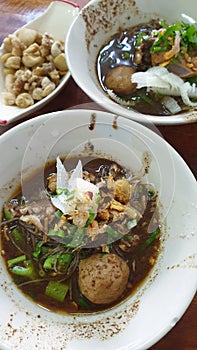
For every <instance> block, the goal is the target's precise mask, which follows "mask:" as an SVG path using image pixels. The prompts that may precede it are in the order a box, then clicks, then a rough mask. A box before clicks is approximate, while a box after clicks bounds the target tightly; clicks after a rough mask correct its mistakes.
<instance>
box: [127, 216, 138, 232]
mask: <svg viewBox="0 0 197 350" xmlns="http://www.w3.org/2000/svg"><path fill="white" fill-rule="evenodd" d="M135 226H137V220H136V219H133V220H129V221H128V222H127V227H128V229H129V230H131V229H132V228H133V227H135Z"/></svg>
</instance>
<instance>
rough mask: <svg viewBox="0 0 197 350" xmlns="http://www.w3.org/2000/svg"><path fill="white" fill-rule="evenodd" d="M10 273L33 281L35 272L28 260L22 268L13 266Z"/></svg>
mask: <svg viewBox="0 0 197 350" xmlns="http://www.w3.org/2000/svg"><path fill="white" fill-rule="evenodd" d="M11 271H12V273H13V274H14V275H17V276H21V277H28V278H30V279H32V280H33V279H35V271H34V267H33V263H32V261H30V260H25V261H24V266H18V265H15V266H14V267H12V269H11Z"/></svg>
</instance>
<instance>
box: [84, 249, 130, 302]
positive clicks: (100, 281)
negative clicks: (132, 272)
mask: <svg viewBox="0 0 197 350" xmlns="http://www.w3.org/2000/svg"><path fill="white" fill-rule="evenodd" d="M128 278H129V267H128V265H127V263H126V262H125V261H124V260H123V259H121V258H120V257H119V256H118V255H116V254H111V253H109V254H105V255H103V256H102V255H101V254H95V255H92V256H90V257H89V258H87V259H84V260H81V261H80V263H79V275H78V285H79V289H80V291H81V293H82V294H83V295H84V296H85V297H86V298H87V299H88V300H90V301H91V302H92V303H95V304H110V303H112V302H114V301H116V300H117V299H118V298H119V297H120V296H121V295H122V293H123V292H124V290H125V288H126V286H127V283H128Z"/></svg>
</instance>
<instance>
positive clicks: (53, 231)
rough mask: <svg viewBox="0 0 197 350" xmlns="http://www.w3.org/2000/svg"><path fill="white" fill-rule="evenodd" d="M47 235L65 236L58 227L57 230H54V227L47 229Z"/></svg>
mask: <svg viewBox="0 0 197 350" xmlns="http://www.w3.org/2000/svg"><path fill="white" fill-rule="evenodd" d="M48 236H58V237H61V238H65V232H64V230H62V229H59V230H58V231H55V230H54V229H51V230H49V232H48Z"/></svg>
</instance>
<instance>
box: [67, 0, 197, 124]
mask: <svg viewBox="0 0 197 350" xmlns="http://www.w3.org/2000/svg"><path fill="white" fill-rule="evenodd" d="M196 10H197V4H196V1H195V0H188V1H185V0H174V1H173V2H172V3H170V5H169V3H168V2H165V1H162V0H136V1H132V0H125V1H122V0H112V1H105V2H104V1H102V0H93V1H90V2H89V3H88V4H87V6H86V7H85V8H83V9H82V10H81V12H80V13H79V15H78V16H77V18H76V19H75V21H74V22H73V24H72V26H71V28H70V30H69V33H68V36H67V41H66V53H67V62H68V66H69V69H70V72H71V74H72V76H73V78H74V80H75V81H76V83H77V84H78V85H79V86H80V87H81V89H83V90H84V91H85V92H86V94H87V95H88V96H89V97H90V98H91V99H93V100H94V101H95V102H97V103H98V104H99V105H101V106H102V107H103V108H104V109H107V110H109V111H111V112H113V113H117V114H119V115H123V116H125V117H127V118H129V119H133V120H136V121H139V122H145V123H146V122H147V121H150V122H153V123H155V124H184V123H189V122H195V121H197V113H196V112H195V111H190V112H188V113H182V114H180V115H174V116H154V115H143V114H141V113H138V112H133V111H131V110H128V109H126V108H125V107H122V106H120V105H118V104H117V103H116V102H114V101H112V100H111V99H109V97H108V96H107V95H106V93H105V92H104V91H103V90H102V88H101V86H100V84H99V82H98V79H97V74H96V57H97V55H98V52H99V50H100V49H101V47H102V46H103V45H104V44H105V42H106V41H107V40H109V39H110V37H111V36H112V35H113V34H115V33H116V32H117V31H118V30H119V29H120V28H121V29H125V28H126V29H127V28H129V27H131V26H133V25H136V24H139V23H143V22H148V21H149V20H150V19H152V18H161V19H166V20H167V22H168V23H174V22H175V21H180V20H184V21H187V20H188V18H187V16H189V17H191V18H193V17H194V20H196Z"/></svg>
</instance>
